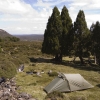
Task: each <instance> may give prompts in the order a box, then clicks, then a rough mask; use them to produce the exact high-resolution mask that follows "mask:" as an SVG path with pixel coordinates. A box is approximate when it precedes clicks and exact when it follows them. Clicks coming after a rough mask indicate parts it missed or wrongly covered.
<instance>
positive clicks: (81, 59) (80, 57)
mask: <svg viewBox="0 0 100 100" xmlns="http://www.w3.org/2000/svg"><path fill="white" fill-rule="evenodd" d="M79 59H80V61H81V64H84V61H83V58H82V56H79Z"/></svg>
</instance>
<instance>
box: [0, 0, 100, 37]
mask: <svg viewBox="0 0 100 100" xmlns="http://www.w3.org/2000/svg"><path fill="white" fill-rule="evenodd" d="M55 6H57V7H58V9H59V11H60V12H61V10H62V8H63V6H66V7H67V9H68V11H69V15H70V17H71V19H72V22H74V21H75V20H76V17H77V14H78V12H79V10H83V11H84V13H85V19H86V22H87V26H88V28H90V26H91V25H92V23H95V22H96V21H100V0H0V29H3V30H5V31H7V32H8V33H10V34H12V35H16V34H18V35H22V34H44V30H45V29H46V24H47V22H48V18H49V16H51V14H52V10H53V8H54V7H55Z"/></svg>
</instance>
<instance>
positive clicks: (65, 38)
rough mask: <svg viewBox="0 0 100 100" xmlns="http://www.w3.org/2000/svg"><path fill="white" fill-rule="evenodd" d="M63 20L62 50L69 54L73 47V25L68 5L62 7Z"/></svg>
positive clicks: (63, 52)
mask: <svg viewBox="0 0 100 100" xmlns="http://www.w3.org/2000/svg"><path fill="white" fill-rule="evenodd" d="M61 20H62V25H63V32H62V44H61V51H62V54H64V55H68V54H69V53H70V50H71V47H72V41H73V37H72V36H73V31H72V30H73V25H72V20H71V18H70V16H69V12H68V9H67V8H66V6H64V7H63V9H62V12H61Z"/></svg>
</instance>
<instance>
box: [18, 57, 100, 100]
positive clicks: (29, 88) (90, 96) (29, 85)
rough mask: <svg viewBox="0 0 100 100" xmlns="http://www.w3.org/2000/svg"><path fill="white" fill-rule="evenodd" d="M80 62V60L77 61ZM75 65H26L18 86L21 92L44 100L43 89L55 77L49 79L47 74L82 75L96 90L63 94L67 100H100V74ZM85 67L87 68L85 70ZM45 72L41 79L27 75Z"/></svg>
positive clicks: (43, 63) (19, 76)
mask: <svg viewBox="0 0 100 100" xmlns="http://www.w3.org/2000/svg"><path fill="white" fill-rule="evenodd" d="M66 59H67V61H71V60H72V59H73V58H64V60H66ZM77 60H78V59H77ZM77 66H78V65H76V64H75V65H74V64H70V63H69V64H68V63H66V62H64V63H62V64H54V63H50V62H49V63H47V62H36V63H33V66H32V64H27V65H25V69H24V72H21V73H17V75H16V80H17V85H18V86H20V89H19V92H27V93H29V94H31V95H32V96H33V97H35V98H37V99H38V100H44V99H45V97H46V95H47V94H46V93H45V92H44V91H43V88H44V87H45V86H46V85H47V84H48V83H50V82H51V81H52V80H53V79H54V78H55V77H49V75H48V74H47V72H48V71H49V70H52V71H53V72H62V73H79V74H81V75H82V76H83V77H84V78H85V79H86V80H87V81H88V82H90V83H91V84H92V85H94V88H91V89H87V90H83V91H76V92H71V93H63V94H64V95H65V96H66V100H99V99H100V74H99V72H98V71H95V70H93V69H91V70H89V69H88V68H89V67H88V66H86V65H85V66H81V65H80V66H78V67H77ZM83 67H85V68H83ZM30 70H36V71H42V70H44V72H45V73H44V74H41V77H39V76H37V75H27V74H26V71H30Z"/></svg>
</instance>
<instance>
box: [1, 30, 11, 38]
mask: <svg viewBox="0 0 100 100" xmlns="http://www.w3.org/2000/svg"><path fill="white" fill-rule="evenodd" d="M0 37H1V38H4V37H12V35H11V34H9V33H8V32H6V31H5V30H3V29H0Z"/></svg>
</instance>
